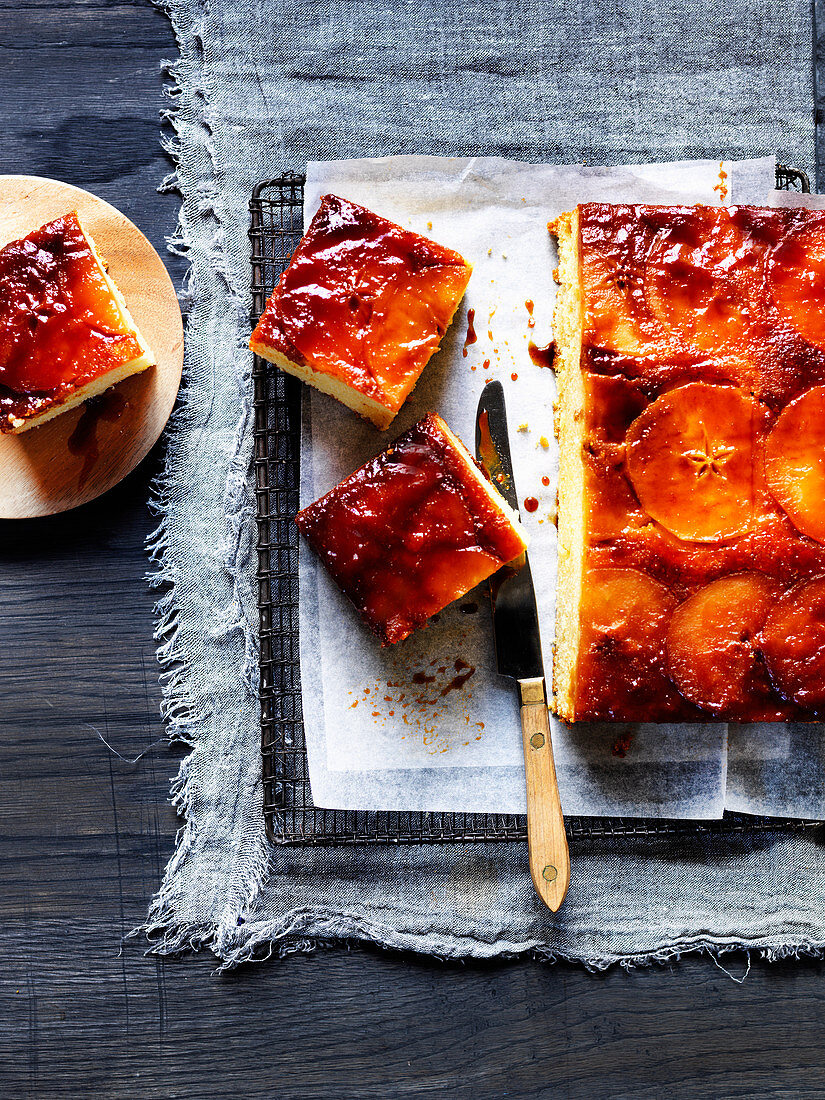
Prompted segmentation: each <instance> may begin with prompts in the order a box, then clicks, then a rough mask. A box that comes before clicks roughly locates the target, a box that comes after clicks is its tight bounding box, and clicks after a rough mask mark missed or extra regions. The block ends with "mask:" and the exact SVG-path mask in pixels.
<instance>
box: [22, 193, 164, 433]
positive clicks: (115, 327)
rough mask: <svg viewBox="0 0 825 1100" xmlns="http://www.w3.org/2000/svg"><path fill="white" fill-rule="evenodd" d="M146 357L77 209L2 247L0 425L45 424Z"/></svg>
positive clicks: (141, 365) (147, 361) (142, 366)
mask: <svg viewBox="0 0 825 1100" xmlns="http://www.w3.org/2000/svg"><path fill="white" fill-rule="evenodd" d="M153 363H154V359H153V357H152V353H151V351H150V350H149V347H148V346H147V344H146V341H145V340H144V339H143V337H142V336H141V334H140V332H139V331H138V328H137V325H136V324H135V322H134V320H133V319H132V317H131V315H130V313H129V309H128V307H127V305H126V302H125V301H124V299H123V295H122V294H121V293H120V291H119V290H118V288H117V287H116V286H115V284H114V282H113V281H112V279H111V278H110V277H109V275H108V273H107V271H106V268H105V265H104V263H103V260H102V259H101V257H100V256H99V255H98V253H97V249H96V248H95V245H94V241H93V240H92V239H91V237H90V236H89V235H88V233H87V232H86V231H85V230H84V228H83V226H82V225H81V223H80V220H79V218H78V216H77V214H76V213H74V212H72V213H68V214H65V215H64V216H63V217H60V218H56V219H55V220H54V221H51V222H49V223H48V224H47V225H44V226H41V227H40V228H39V229H36V230H34V231H33V232H32V233H29V234H28V235H27V236H26V237H23V238H21V239H20V240H16V241H12V242H11V243H9V244H7V245H5V247H4V248H2V249H0V432H5V433H12V434H14V433H19V432H24V431H27V430H28V429H29V428H35V427H37V426H38V425H39V424H44V423H45V422H46V421H48V420H51V419H52V418H53V417H55V416H58V415H59V414H61V413H64V412H67V411H68V410H69V409H73V408H74V407H75V406H76V405H79V404H80V403H81V402H83V401H86V400H87V399H88V398H90V397H96V396H97V395H98V394H100V393H102V392H103V391H104V390H107V389H109V387H110V386H114V385H115V384H116V383H118V382H121V381H122V380H123V379H124V378H128V377H129V376H130V375H133V374H138V373H139V372H140V371H143V370H146V368H147V367H149V366H152V365H153Z"/></svg>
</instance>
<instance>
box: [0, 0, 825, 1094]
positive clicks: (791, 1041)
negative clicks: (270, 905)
mask: <svg viewBox="0 0 825 1100" xmlns="http://www.w3.org/2000/svg"><path fill="white" fill-rule="evenodd" d="M174 53H175V45H174V41H173V37H172V33H171V30H170V28H169V25H168V23H167V22H166V19H165V18H164V16H163V15H161V14H160V13H159V12H158V11H156V10H154V9H153V8H151V7H150V6H149V4H148V3H147V2H145V0H124V2H122V3H120V2H110V3H106V2H105V0H75V2H74V3H71V4H69V3H65V2H63V0H0V117H1V118H2V123H3V127H2V140H0V173H2V172H24V173H32V174H39V175H44V176H53V177H57V178H60V179H64V180H66V181H68V182H70V183H75V184H78V185H81V186H84V187H88V188H89V189H90V190H92V191H94V192H96V193H97V194H99V195H101V196H102V197H103V198H105V199H108V200H109V201H110V202H112V203H114V204H115V205H116V206H118V207H119V208H120V209H121V210H123V211H124V212H125V213H126V214H127V215H128V216H129V217H131V218H132V219H133V220H134V221H135V222H136V223H137V224H138V225H139V226H140V227H141V228H142V229H143V230H144V231H145V232H146V233H147V234H148V236H149V237H150V238H151V240H152V241H153V242H154V244H155V246H156V247H157V248H158V249H159V250H160V251H162V250H163V244H164V235H166V234H168V233H170V232H171V230H172V228H173V225H174V220H175V216H176V208H177V200H176V199H175V197H174V196H160V195H157V194H156V193H155V188H156V186H157V184H158V183H159V181H160V179H161V178H162V176H163V175H164V174H165V173H166V172H167V171H168V170H169V165H168V163H167V161H166V159H165V157H164V155H163V153H162V151H161V149H160V145H159V137H158V130H159V120H158V111H159V109H160V108H161V106H162V102H161V76H160V69H159V62H160V59H161V58H162V57H172V56H174ZM168 262H169V267H170V270H171V271H172V273H173V277H175V278H176V279H179V278H180V276H181V274H182V268H181V266H180V264H179V263H178V262H176V261H175V260H174V259H173V258H171V257H170V258H169V260H168ZM158 462H159V457H158V453H157V452H155V453H154V454H153V455H152V456H151V457H150V459H149V460H147V462H145V463H144V465H143V466H142V467H141V468H140V469H139V470H138V471H137V472H136V473H135V474H133V475H132V476H131V477H130V478H129V479H128V480H127V481H126V482H125V483H124V484H122V485H121V486H120V487H119V488H118V489H116V490H115V491H113V492H112V493H110V494H109V495H108V496H106V497H105V498H103V499H102V500H100V501H98V502H96V503H94V504H92V505H89V506H87V507H85V508H82V509H79V510H78V511H76V512H74V513H71V514H69V515H65V516H60V517H57V518H54V519H49V520H40V521H32V522H28V523H8V522H7V523H0V639H2V641H0V654H2V656H0V959H2V964H0V1096H2V1097H3V1098H14V1097H35V1098H37V1100H42V1098H46V1097H58V1096H61V1097H63V1096H65V1097H129V1098H133V1097H158V1098H161V1097H163V1098H167V1097H193V1098H202V1097H223V1096H226V1097H235V1096H238V1097H258V1096H261V1097H264V1096H266V1097H279V1098H286V1100H289V1098H293V1097H294V1098H296V1100H297V1098H299V1097H300V1098H302V1100H304V1098H312V1097H330V1098H338V1097H347V1098H348V1097H364V1098H366V1097H371V1098H381V1100H383V1098H388V1097H395V1096H449V1097H455V1098H458V1100H463V1098H467V1100H469V1098H473V1100H475V1098H484V1097H503V1096H507V1097H517V1098H521V1097H524V1098H527V1097H557V1096H575V1097H586V1098H591V1097H625V1096H634V1097H636V1096H638V1097H659V1096H663V1095H666V1094H667V1093H668V1092H670V1093H672V1094H674V1095H678V1096H688V1097H704V1096H707V1097H720V1096H726V1097H727V1096H742V1097H759V1096H793V1097H801V1096H822V1095H825V1075H823V1069H822V1063H823V1060H825V1030H824V1029H823V1023H822V1019H823V1013H825V995H824V994H825V968H823V965H822V964H819V963H817V962H812V961H802V962H786V963H777V964H773V965H768V964H764V963H756V964H755V965H754V967H753V969H752V970H751V973H750V975H749V977H748V978H747V980H746V981H745V982H744V984H742V985H738V984H735V983H734V982H732V981H731V980H730V978H729V977H728V976H726V975H725V974H724V973H722V972H721V971H720V970H719V969H718V968H717V967H716V966H715V965H714V963H713V962H712V961H710V960H709V959H701V958H690V959H687V960H685V961H683V962H682V963H681V964H679V965H675V966H667V967H656V968H654V969H651V970H640V971H635V972H633V973H630V974H627V973H625V972H624V971H622V970H613V971H611V972H610V973H608V974H606V975H600V976H593V975H590V974H587V973H586V972H584V971H583V970H581V969H580V968H577V967H571V966H546V965H540V964H537V963H533V962H529V961H523V962H516V963H506V964H495V965H471V964H467V965H452V964H450V965H447V964H442V963H439V962H437V961H431V960H422V959H417V958H415V957H410V956H400V955H395V954H386V953H383V952H380V951H377V950H369V949H365V948H353V949H351V950H344V949H339V950H331V951H324V952H321V953H319V954H317V955H314V956H298V957H293V958H290V959H286V960H284V961H281V962H270V963H268V964H264V965H257V966H249V967H246V968H243V969H241V970H238V971H236V972H234V973H232V974H230V975H228V976H225V977H221V978H218V977H215V976H214V975H213V970H214V965H215V964H214V960H213V959H212V957H211V956H207V955H201V956H198V957H187V958H184V959H182V960H179V961H164V962H162V961H159V960H157V959H153V958H145V957H144V955H143V945H142V944H141V943H140V942H136V941H130V943H129V944H127V946H126V947H125V948H124V950H123V952H122V953H121V951H120V940H121V936H122V935H123V934H124V933H125V932H126V931H128V930H129V929H130V928H131V927H132V926H134V925H135V924H137V923H139V922H140V921H141V920H142V918H143V916H144V914H145V912H146V908H147V904H148V901H149V898H150V896H151V894H152V892H153V891H154V889H155V888H156V886H157V884H158V882H159V880H160V878H161V875H162V872H163V868H164V865H165V863H166V860H167V859H168V858H169V856H170V854H171V852H172V846H173V838H174V834H175V830H176V827H177V824H178V823H177V821H176V818H175V815H174V813H173V811H172V809H171V807H170V806H169V803H168V800H167V796H168V785H169V777H170V775H171V774H172V773H173V771H174V770H175V768H176V763H177V759H178V757H179V752H177V751H176V750H171V751H170V749H169V748H168V746H167V745H166V744H165V743H158V739H159V738H161V736H162V733H163V729H162V725H161V722H160V718H159V702H160V691H159V688H158V668H157V665H156V662H155V655H154V644H153V641H152V599H151V595H150V592H149V590H148V588H147V585H146V582H145V579H144V574H145V573H146V569H147V562H146V557H145V553H144V549H143V542H144V538H145V537H146V535H147V533H148V532H149V531H150V530H151V528H152V518H151V516H150V514H149V511H148V509H147V497H148V486H149V481H150V478H151V477H152V475H153V473H155V472H156V471H157V469H158ZM0 477H2V471H1V470H0ZM101 738H105V739H106V741H107V742H108V743H109V745H110V746H111V749H109V748H107V747H106V745H105V744H104V743H103V741H102V740H101ZM141 753H145V755H143V756H142V757H141V759H140V760H139V761H137V762H136V763H130V761H132V760H134V759H135V758H136V757H138V755H139V754H141ZM726 965H727V966H728V967H729V968H730V969H731V971H732V972H734V973H736V974H742V973H743V972H744V969H745V966H744V960H743V959H729V960H727V961H726Z"/></svg>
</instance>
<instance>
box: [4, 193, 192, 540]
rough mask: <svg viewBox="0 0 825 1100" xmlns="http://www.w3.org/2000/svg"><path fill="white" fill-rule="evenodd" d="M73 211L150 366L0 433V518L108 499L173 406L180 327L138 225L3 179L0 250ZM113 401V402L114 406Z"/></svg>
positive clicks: (168, 283)
mask: <svg viewBox="0 0 825 1100" xmlns="http://www.w3.org/2000/svg"><path fill="white" fill-rule="evenodd" d="M72 211H75V212H76V213H77V215H78V217H79V218H80V221H81V224H82V225H83V228H84V229H85V230H86V232H87V233H88V234H89V235H90V236H91V238H92V240H93V241H94V242H95V246H96V248H97V250H98V253H99V254H100V256H101V258H102V259H103V262H104V263H105V264H106V265H107V267H108V271H109V274H110V276H111V277H112V279H113V280H114V282H115V285H116V286H117V287H118V288H119V290H120V291H121V293H122V294H123V296H124V297H125V299H126V303H127V306H128V308H129V311H130V313H131V314H132V317H133V318H134V321H135V324H136V325H137V327H138V329H139V330H140V331H141V333H142V334H143V337H144V339H145V340H146V342H147V344H148V345H149V348H150V350H151V352H152V357H153V360H154V363H153V365H152V366H150V367H149V368H148V369H147V370H144V371H143V372H142V373H141V374H138V375H134V376H133V377H132V378H128V379H126V380H125V381H124V382H121V383H120V384H119V385H118V386H117V389H116V391H113V392H112V393H109V394H107V397H106V398H102V399H100V400H101V401H105V402H108V405H101V404H100V401H98V403H97V404H96V405H89V406H87V405H86V404H82V405H80V406H79V407H78V408H76V409H72V410H70V411H69V412H66V413H63V414H61V415H60V416H58V417H56V418H55V419H54V420H50V421H48V423H46V424H43V425H41V426H40V427H39V428H31V429H29V430H28V431H26V432H21V433H20V434H19V435H0V468H1V469H2V470H3V477H2V479H1V480H0V517H2V518H4V519H21V518H27V519H29V518H33V517H35V516H44V515H45V516H48V515H53V514H54V513H55V512H64V511H66V510H67V509H69V508H76V507H77V506H78V505H79V504H86V503H87V502H88V501H90V500H94V499H95V498H96V497H99V496H100V495H101V493H105V492H107V491H108V490H109V489H111V488H112V486H113V485H117V483H118V482H119V481H122V479H123V478H124V477H125V476H126V475H127V474H128V473H131V472H132V470H134V468H135V467H136V466H137V465H138V463H140V462H141V461H142V460H143V459H144V458H145V457H146V455H147V454H148V453H149V451H150V450H151V449H152V447H153V446H154V445H155V443H156V442H157V441H158V438H159V436H160V433H161V432H162V431H163V428H164V425H165V424H166V421H167V420H168V419H169V414H170V413H171V411H172V408H173V406H174V404H175V398H176V397H177V393H178V387H179V386H180V378H181V368H182V366H183V323H182V320H181V313H180V307H179V306H178V300H177V295H176V293H175V288H174V286H173V285H172V280H171V279H170V278H169V275H168V273H167V271H166V268H165V267H164V266H163V263H162V262H161V259H160V257H159V256H158V254H157V252H156V251H155V249H154V248H153V247H152V245H151V244H150V242H149V241H148V240H147V239H146V237H145V236H144V235H143V234H142V233H141V232H140V230H139V229H138V228H137V226H135V225H133V224H132V222H130V221H129V219H128V218H127V217H125V216H124V215H123V214H122V213H121V212H120V211H119V210H116V209H115V207H114V206H112V205H111V204H110V203H108V202H104V201H103V200H102V199H100V198H98V197H97V196H96V195H92V194H90V192H88V191H86V190H84V189H83V188H79V187H75V186H73V185H72V184H68V183H63V182H61V181H58V180H51V179H44V178H42V177H40V176H28V175H5V176H2V175H0V246H2V245H4V244H7V243H8V242H9V241H14V240H18V239H19V238H21V237H24V236H26V235H27V234H28V233H31V232H32V231H33V230H34V229H37V228H39V227H40V226H41V225H45V224H46V223H47V222H50V221H53V220H54V219H55V218H59V217H60V216H61V215H63V214H68V213H71V212H72ZM115 394H116V396H117V404H115V403H114V402H113V400H112V398H113V397H114V396H115Z"/></svg>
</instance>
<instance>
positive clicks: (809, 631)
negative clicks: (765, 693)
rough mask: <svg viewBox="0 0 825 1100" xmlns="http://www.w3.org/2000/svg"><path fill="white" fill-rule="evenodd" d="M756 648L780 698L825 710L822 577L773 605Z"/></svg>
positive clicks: (824, 587) (824, 588)
mask: <svg viewBox="0 0 825 1100" xmlns="http://www.w3.org/2000/svg"><path fill="white" fill-rule="evenodd" d="M758 645H759V648H760V649H761V651H762V655H763V657H764V658H765V664H766V665H767V666H768V672H769V673H770V675H771V679H772V681H773V683H774V685H775V687H776V688H777V690H778V691H779V692H780V694H781V695H783V696H784V697H785V698H786V699H791V700H793V702H795V703H799V704H800V706H803V707H805V708H806V709H808V710H814V711H820V712H821V711H825V577H815V578H814V580H812V581H806V582H804V583H802V584H798V585H797V586H796V587H795V588H792V589H791V591H790V592H786V593H785V595H784V596H783V597H782V598H781V599H780V600H779V601H778V602H777V603H776V604H774V607H773V610H772V611H771V613H770V614H769V615H768V617H767V619H766V620H765V625H764V626H763V627H762V631H761V634H760V635H759V638H758Z"/></svg>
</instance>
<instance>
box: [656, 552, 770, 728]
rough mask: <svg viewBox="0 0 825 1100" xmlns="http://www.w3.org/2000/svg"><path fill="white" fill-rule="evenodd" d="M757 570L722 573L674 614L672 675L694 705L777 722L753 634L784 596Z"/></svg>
mask: <svg viewBox="0 0 825 1100" xmlns="http://www.w3.org/2000/svg"><path fill="white" fill-rule="evenodd" d="M781 592H782V588H781V586H780V585H779V583H778V582H777V581H774V580H772V579H771V578H770V577H765V576H762V575H761V574H758V573H740V574H738V575H736V576H732V577H720V578H719V580H716V581H713V582H712V583H711V584H708V585H706V586H705V587H704V588H702V589H700V590H699V591H698V592H697V593H696V594H695V595H694V596H691V597H690V599H688V600H685V602H684V603H683V604H680V605H679V607H677V608H676V610H675V611H674V612H673V617H672V618H671V620H670V627H669V628H668V632H667V640H666V648H667V662H668V670H669V672H670V675H671V677H672V679H673V681H674V682H675V684H676V686H677V687H678V688H679V690H680V691H681V693H682V694H683V695H684V696H685V697H686V698H687V699H690V701H691V702H692V703H696V705H697V706H700V707H702V708H703V709H704V710H709V711H711V712H712V713H713V714H718V715H719V716H720V717H725V718H748V719H749V720H750V721H759V722H769V721H779V720H780V719H781V718H783V717H784V716H785V715H784V713H783V710H782V708H781V707H779V706H777V704H776V702H774V703H773V704H771V701H770V696H771V685H770V681H769V680H768V675H767V672H766V670H765V666H764V665H763V664H762V663H761V661H760V660H759V657H758V654H757V652H756V646H755V643H754V638H755V637H756V635H757V633H758V631H759V630H760V629H761V627H762V624H763V623H764V622H765V619H766V618H767V616H768V612H769V611H770V609H771V607H772V606H773V605H774V604H775V603H776V600H777V599H778V598H779V596H780V595H781Z"/></svg>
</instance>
